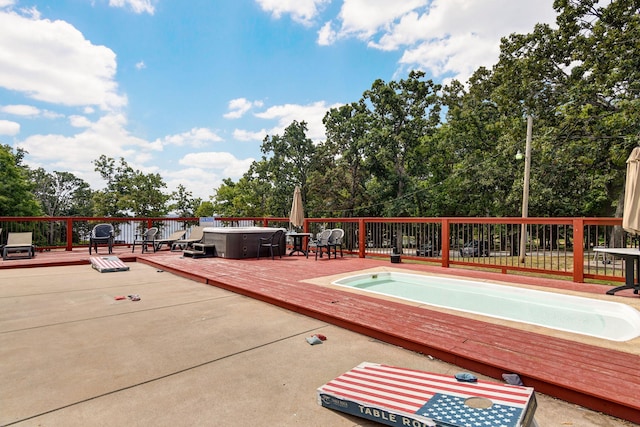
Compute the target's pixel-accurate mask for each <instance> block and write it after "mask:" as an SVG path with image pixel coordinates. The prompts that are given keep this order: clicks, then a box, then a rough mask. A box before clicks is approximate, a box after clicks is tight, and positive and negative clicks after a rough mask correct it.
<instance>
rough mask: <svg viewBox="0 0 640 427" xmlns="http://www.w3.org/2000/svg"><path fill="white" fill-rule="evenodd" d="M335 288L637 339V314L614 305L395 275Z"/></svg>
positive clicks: (350, 280) (366, 277)
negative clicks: (351, 289) (357, 290)
mask: <svg viewBox="0 0 640 427" xmlns="http://www.w3.org/2000/svg"><path fill="white" fill-rule="evenodd" d="M333 284H335V285H339V286H347V287H351V288H357V289H361V290H364V291H367V292H372V293H376V294H382V295H387V296H393V297H397V298H402V299H406V300H409V301H414V302H420V303H424V304H428V305H432V306H436V307H443V308H449V309H453V310H458V311H463V312H468V313H475V314H481V315H485V316H490V317H495V318H499V319H505V320H512V321H517V322H523V323H528V324H532V325H539V326H544V327H547V328H553V329H557V330H561V331H567V332H573V333H577V334H583V335H589V336H594V337H598V338H604V339H607V340H611V341H628V340H631V339H634V338H637V337H638V336H640V312H639V311H638V310H636V309H634V308H633V307H630V306H628V305H626V304H621V303H618V302H612V301H603V300H598V299H591V298H585V297H579V296H573V295H565V294H558V293H553V292H544V291H537V290H533V289H525V288H518V287H512V286H505V285H498V284H494V283H486V282H479V281H471V280H462V279H451V278H445V277H439V276H425V275H419V274H408V273H399V272H379V273H366V274H359V275H356V276H350V277H346V278H343V279H339V280H336V281H334V282H333Z"/></svg>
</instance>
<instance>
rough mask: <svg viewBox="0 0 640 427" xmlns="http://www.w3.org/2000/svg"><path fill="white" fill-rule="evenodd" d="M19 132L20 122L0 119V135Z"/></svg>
mask: <svg viewBox="0 0 640 427" xmlns="http://www.w3.org/2000/svg"><path fill="white" fill-rule="evenodd" d="M19 132H20V123H16V122H12V121H9V120H0V135H16V134H18V133H19Z"/></svg>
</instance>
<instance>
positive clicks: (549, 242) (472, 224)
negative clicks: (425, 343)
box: [0, 217, 638, 282]
mask: <svg viewBox="0 0 640 427" xmlns="http://www.w3.org/2000/svg"><path fill="white" fill-rule="evenodd" d="M202 221H204V222H202ZM103 222H108V223H111V224H113V225H114V227H115V230H116V237H115V244H116V245H127V246H129V245H131V244H132V243H133V241H134V239H135V238H136V236H137V235H140V234H141V233H142V232H143V231H144V230H146V229H147V228H149V227H158V228H159V229H160V234H161V235H162V236H168V235H169V234H171V233H173V232H174V231H176V230H179V229H185V230H187V232H188V230H189V229H190V228H191V227H192V226H193V225H196V224H199V223H201V222H202V223H203V224H204V225H207V226H212V227H238V226H268V227H284V228H287V229H290V228H291V226H290V224H289V220H288V218H262V217H259V218H227V217H215V218H206V219H201V218H173V217H160V218H115V217H101V218H95V217H0V228H1V229H2V231H1V233H0V244H2V243H4V242H5V241H6V237H7V233H9V232H17V231H32V232H33V236H34V243H35V244H36V246H37V248H38V250H41V251H42V250H68V251H70V250H73V249H74V248H78V247H83V246H85V247H86V246H88V240H89V234H90V232H91V229H92V228H93V226H94V225H96V224H99V223H103ZM523 224H524V226H525V227H524V228H525V229H526V233H525V242H524V243H525V254H524V256H521V254H520V253H519V252H520V243H521V240H522V231H521V230H522V225H523ZM327 228H342V229H344V231H345V235H344V239H343V249H344V251H346V252H347V253H351V254H354V255H357V256H359V257H388V256H389V255H390V254H391V253H392V252H394V251H396V252H399V253H401V257H402V259H403V260H411V261H423V262H429V263H436V264H438V265H441V266H442V267H467V268H483V269H489V270H497V271H500V272H502V273H505V274H506V273H510V272H519V273H522V274H527V273H535V274H548V275H550V276H555V277H565V278H568V279H571V280H573V281H574V282H584V281H585V279H593V280H602V281H608V282H610V281H623V280H624V265H623V261H622V260H621V259H617V258H613V257H604V256H603V255H602V254H600V255H599V254H598V253H597V252H595V251H594V248H596V247H636V246H637V245H638V241H637V237H636V236H635V235H632V234H629V233H627V232H625V231H624V230H623V229H622V219H621V218H307V219H305V223H304V225H303V227H302V229H303V230H304V231H306V232H310V233H312V234H316V233H318V232H320V231H322V230H323V229H327Z"/></svg>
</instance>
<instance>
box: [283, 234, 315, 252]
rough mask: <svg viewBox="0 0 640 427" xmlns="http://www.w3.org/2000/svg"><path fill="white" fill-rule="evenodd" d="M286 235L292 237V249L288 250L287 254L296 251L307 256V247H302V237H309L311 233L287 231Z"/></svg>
mask: <svg viewBox="0 0 640 427" xmlns="http://www.w3.org/2000/svg"><path fill="white" fill-rule="evenodd" d="M287 236H289V237H291V238H292V239H293V249H291V252H289V256H291V255H293V254H294V253H296V252H302V253H303V254H304V255H306V256H308V255H307V249H306V248H305V247H304V238H305V237H311V233H287Z"/></svg>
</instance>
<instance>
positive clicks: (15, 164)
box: [0, 144, 42, 216]
mask: <svg viewBox="0 0 640 427" xmlns="http://www.w3.org/2000/svg"><path fill="white" fill-rule="evenodd" d="M24 154H25V152H24V151H23V150H20V149H18V150H17V152H16V153H14V152H13V150H12V148H11V147H10V146H9V145H4V144H0V216H37V215H41V214H42V210H41V209H40V207H39V205H38V201H37V200H36V198H35V197H34V195H33V192H32V190H33V184H32V183H31V181H30V180H29V169H28V168H27V167H26V166H25V165H23V164H22V160H23V158H24Z"/></svg>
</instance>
